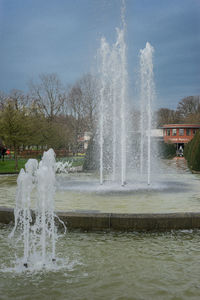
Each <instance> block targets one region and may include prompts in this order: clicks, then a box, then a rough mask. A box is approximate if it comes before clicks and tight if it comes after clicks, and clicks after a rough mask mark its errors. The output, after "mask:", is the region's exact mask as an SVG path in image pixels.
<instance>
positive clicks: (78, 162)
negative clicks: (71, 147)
mask: <svg viewBox="0 0 200 300" xmlns="http://www.w3.org/2000/svg"><path fill="white" fill-rule="evenodd" d="M27 160H28V159H22V158H19V160H18V170H15V161H14V159H8V158H5V161H1V160H0V174H1V173H16V172H19V171H20V170H21V168H24V166H25V164H26V162H27ZM66 160H67V161H73V163H72V166H73V167H78V166H82V165H83V162H84V157H79V156H75V157H65V158H59V159H57V161H63V162H65V161H66Z"/></svg>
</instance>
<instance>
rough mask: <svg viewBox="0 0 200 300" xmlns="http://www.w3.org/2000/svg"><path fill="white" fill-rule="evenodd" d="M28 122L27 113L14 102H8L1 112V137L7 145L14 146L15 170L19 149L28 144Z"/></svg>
mask: <svg viewBox="0 0 200 300" xmlns="http://www.w3.org/2000/svg"><path fill="white" fill-rule="evenodd" d="M28 124H29V123H28V122H27V115H26V111H25V110H24V109H23V110H18V109H16V106H15V103H14V102H13V101H12V100H7V103H6V104H5V106H4V110H3V111H1V112H0V135H1V138H2V139H3V141H4V142H5V143H6V145H9V146H12V147H13V149H14V156H15V169H16V170H17V169H18V148H19V147H20V146H22V145H23V144H24V143H26V142H27V138H28V128H27V127H28Z"/></svg>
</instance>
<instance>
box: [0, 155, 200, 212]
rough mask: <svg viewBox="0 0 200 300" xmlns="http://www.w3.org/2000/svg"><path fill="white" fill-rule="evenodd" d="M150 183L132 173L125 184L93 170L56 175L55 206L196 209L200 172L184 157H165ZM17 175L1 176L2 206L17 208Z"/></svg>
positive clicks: (63, 208)
mask: <svg viewBox="0 0 200 300" xmlns="http://www.w3.org/2000/svg"><path fill="white" fill-rule="evenodd" d="M161 164H162V166H161V168H160V170H159V171H158V172H157V173H156V174H153V175H152V180H151V184H150V185H149V186H148V185H147V183H146V179H145V176H139V175H138V174H135V175H134V174H131V177H130V178H129V179H128V180H127V184H126V186H123V187H122V186H121V185H120V184H119V183H113V182H112V181H109V180H106V181H105V182H104V184H103V185H100V184H99V180H98V176H96V175H95V174H92V173H76V174H66V175H63V174H61V175H57V190H56V194H55V209H56V210H59V211H60V210H61V211H74V212H109V213H170V212H188V211H189V212H197V211H199V208H200V175H199V174H192V173H191V172H190V171H189V170H188V168H187V166H186V162H185V160H184V159H174V160H163V161H162V162H161ZM16 178H17V177H16V176H11V175H10V176H6V175H1V176H0V206H6V207H14V205H15V193H16V187H17V186H16Z"/></svg>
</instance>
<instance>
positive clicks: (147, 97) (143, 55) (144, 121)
mask: <svg viewBox="0 0 200 300" xmlns="http://www.w3.org/2000/svg"><path fill="white" fill-rule="evenodd" d="M153 52H154V48H153V47H152V46H151V45H150V43H148V42H147V43H146V47H145V48H144V49H142V50H140V81H141V92H140V93H141V99H140V101H141V102H140V103H141V112H140V118H141V119H140V136H141V139H140V171H141V174H144V164H145V163H146V162H147V183H148V185H149V184H150V181H151V178H150V175H151V130H152V104H153V100H154V95H155V90H154V74H153ZM146 140H147V145H146ZM146 153H147V154H146Z"/></svg>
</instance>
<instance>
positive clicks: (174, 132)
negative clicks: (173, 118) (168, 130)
mask: <svg viewBox="0 0 200 300" xmlns="http://www.w3.org/2000/svg"><path fill="white" fill-rule="evenodd" d="M172 135H173V136H175V135H176V129H175V128H173V129H172Z"/></svg>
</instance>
